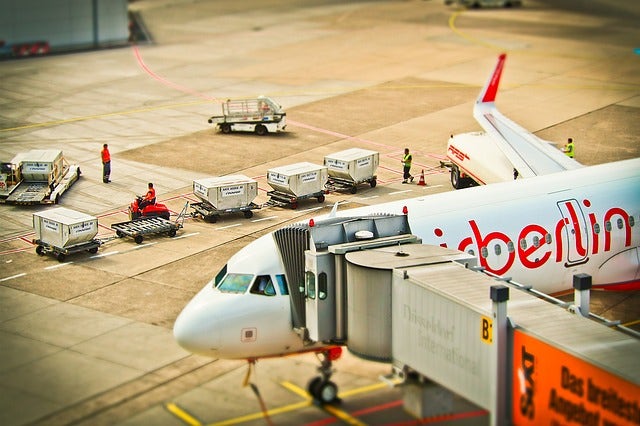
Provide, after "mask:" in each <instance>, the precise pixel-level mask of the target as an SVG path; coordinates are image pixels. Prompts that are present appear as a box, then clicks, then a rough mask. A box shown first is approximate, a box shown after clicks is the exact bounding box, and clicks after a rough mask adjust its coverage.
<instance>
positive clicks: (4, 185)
mask: <svg viewBox="0 0 640 426" xmlns="http://www.w3.org/2000/svg"><path fill="white" fill-rule="evenodd" d="M79 177H80V166H78V165H76V164H73V165H69V164H68V163H67V161H66V160H65V158H64V156H63V155H62V151H60V150H57V149H34V150H31V151H28V152H25V153H20V154H18V155H16V156H15V157H14V158H13V160H11V162H10V163H1V166H0V202H2V203H7V204H23V205H29V204H57V203H58V201H59V199H60V196H61V195H62V194H63V193H64V192H65V191H66V190H67V189H69V187H70V186H71V185H73V184H74V183H75V182H76V181H77V180H78V178H79Z"/></svg>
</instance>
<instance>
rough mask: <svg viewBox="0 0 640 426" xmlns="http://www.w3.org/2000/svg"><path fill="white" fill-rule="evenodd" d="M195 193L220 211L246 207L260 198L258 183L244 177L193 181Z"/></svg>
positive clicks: (236, 176) (232, 176)
mask: <svg viewBox="0 0 640 426" xmlns="http://www.w3.org/2000/svg"><path fill="white" fill-rule="evenodd" d="M193 193H194V194H195V195H196V197H198V198H200V199H201V200H202V201H207V202H209V203H211V205H212V206H213V207H215V208H216V209H218V210H226V209H235V208H240V207H246V206H248V205H249V204H251V203H252V202H253V200H254V199H255V198H256V197H257V196H258V183H257V182H256V181H255V180H253V179H251V178H249V177H247V176H244V175H229V176H219V177H210V178H204V179H198V180H194V181H193Z"/></svg>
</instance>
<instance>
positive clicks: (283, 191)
mask: <svg viewBox="0 0 640 426" xmlns="http://www.w3.org/2000/svg"><path fill="white" fill-rule="evenodd" d="M327 177H328V172H327V168H326V167H325V166H321V165H318V164H313V163H307V162H302V163H295V164H289V165H287V166H281V167H276V168H273V169H269V170H268V171H267V183H268V184H269V185H270V186H271V187H272V188H273V189H274V190H273V191H269V192H267V195H268V196H269V197H270V199H269V201H268V202H267V203H266V204H265V205H266V206H270V205H277V206H286V205H288V206H290V207H291V208H292V209H296V208H298V202H299V201H301V200H305V199H308V198H316V199H317V200H318V202H319V203H323V202H324V200H325V193H326V190H325V188H324V187H325V184H326V182H327Z"/></svg>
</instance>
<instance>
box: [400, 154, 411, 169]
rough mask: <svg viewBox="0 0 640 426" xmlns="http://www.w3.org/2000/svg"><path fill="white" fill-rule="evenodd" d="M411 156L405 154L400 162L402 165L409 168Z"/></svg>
mask: <svg viewBox="0 0 640 426" xmlns="http://www.w3.org/2000/svg"><path fill="white" fill-rule="evenodd" d="M411 159H412V158H411V154H405V155H404V158H403V159H402V162H403V163H404V166H405V167H411Z"/></svg>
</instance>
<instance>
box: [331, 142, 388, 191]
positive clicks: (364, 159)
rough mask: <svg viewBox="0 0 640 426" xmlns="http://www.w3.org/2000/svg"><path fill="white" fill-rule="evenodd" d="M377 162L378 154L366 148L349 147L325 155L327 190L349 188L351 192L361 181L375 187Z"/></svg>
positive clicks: (378, 160)
mask: <svg viewBox="0 0 640 426" xmlns="http://www.w3.org/2000/svg"><path fill="white" fill-rule="evenodd" d="M379 164H380V154H379V153H378V152H376V151H370V150H368V149H362V148H350V149H347V150H344V151H340V152H336V153H333V154H330V155H326V156H325V157H324V165H325V166H326V167H327V169H328V172H329V178H328V180H327V184H326V187H327V189H329V190H337V191H341V190H349V191H350V192H351V193H352V194H355V193H356V192H357V191H358V185H360V184H362V183H368V184H369V185H370V186H371V188H375V186H376V184H377V176H376V171H377V170H378V165H379Z"/></svg>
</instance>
